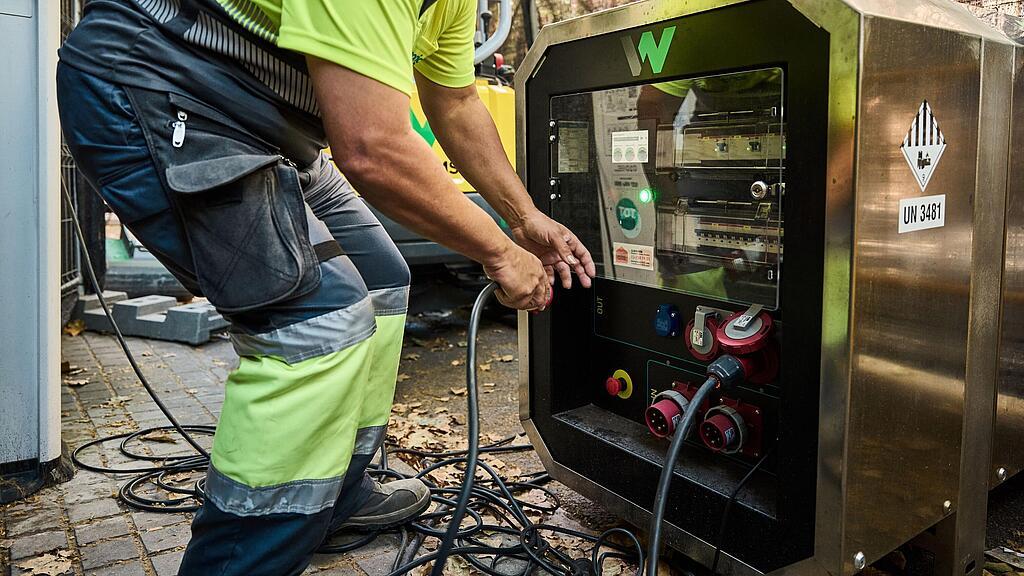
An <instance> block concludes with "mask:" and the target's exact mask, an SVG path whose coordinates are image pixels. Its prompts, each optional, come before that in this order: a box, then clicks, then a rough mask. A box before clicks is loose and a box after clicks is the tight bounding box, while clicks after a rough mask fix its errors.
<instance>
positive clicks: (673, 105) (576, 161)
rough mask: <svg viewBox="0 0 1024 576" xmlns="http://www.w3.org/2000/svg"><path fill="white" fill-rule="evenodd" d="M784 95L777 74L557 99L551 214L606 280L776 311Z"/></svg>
mask: <svg viewBox="0 0 1024 576" xmlns="http://www.w3.org/2000/svg"><path fill="white" fill-rule="evenodd" d="M782 87H783V74H782V70H781V69H778V68H772V69H767V70H756V71H748V72H739V73H734V74H727V75H716V76H709V77H704V78H690V79H683V80H675V81H669V82H661V83H656V84H649V85H643V86H630V87H625V88H615V89H610V90H601V91H596V92H589V93H582V94H571V95H566V96H558V97H555V98H552V100H551V117H552V119H554V120H555V122H556V124H555V130H556V135H557V137H558V138H557V145H556V146H555V149H554V151H553V152H554V155H553V161H552V174H554V175H555V176H557V177H558V179H559V186H560V193H561V199H559V200H558V201H556V202H554V203H553V205H552V206H553V208H552V210H553V212H554V214H555V216H556V217H557V218H559V219H561V220H563V221H564V222H565V223H566V224H567V225H568V226H570V227H571V228H573V229H574V230H575V231H576V232H577V234H580V235H581V237H582V238H583V239H584V241H585V242H587V243H588V245H589V246H590V247H591V249H592V251H593V252H594V253H595V259H596V260H597V262H598V267H599V273H600V275H601V276H603V277H606V278H614V279H617V280H622V281H627V282H634V283H640V284H645V285H649V286H655V287H661V288H669V289H674V290H678V291H682V292H689V293H693V294H699V295H703V296H707V297H712V298H716V299H720V300H729V301H733V302H738V303H758V304H763V305H765V306H767V307H770V308H774V307H776V306H777V305H778V289H777V288H778V282H779V272H780V263H781V261H782V253H783V218H782V198H783V196H784V193H785V177H784V176H785V157H786V141H785V130H784V127H785V125H784V120H783V93H782Z"/></svg>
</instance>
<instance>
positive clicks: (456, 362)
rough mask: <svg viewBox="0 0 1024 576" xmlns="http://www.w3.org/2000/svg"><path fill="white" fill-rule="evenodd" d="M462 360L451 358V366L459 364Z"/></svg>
mask: <svg viewBox="0 0 1024 576" xmlns="http://www.w3.org/2000/svg"><path fill="white" fill-rule="evenodd" d="M461 365H462V360H452V366H461Z"/></svg>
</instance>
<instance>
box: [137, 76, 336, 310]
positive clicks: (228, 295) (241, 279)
mask: <svg viewBox="0 0 1024 576" xmlns="http://www.w3.org/2000/svg"><path fill="white" fill-rule="evenodd" d="M129 94H130V95H131V97H132V99H133V103H134V104H135V107H136V112H137V114H138V116H139V118H140V122H141V124H142V126H143V130H144V131H145V132H146V136H147V141H148V143H149V146H150V149H151V151H152V153H153V158H154V161H155V162H156V164H157V167H158V169H159V171H160V172H161V174H162V177H163V180H164V183H165V185H166V186H167V188H168V190H169V196H170V199H171V204H172V205H173V206H174V209H175V211H176V213H177V215H178V218H179V219H180V220H181V223H182V227H183V228H184V230H185V234H186V237H187V240H188V243H189V249H190V252H191V254H192V259H193V262H194V266H195V271H196V277H197V281H198V284H199V288H200V290H201V291H202V293H203V295H204V296H206V297H207V298H208V299H209V300H210V302H211V303H213V305H214V306H216V307H217V308H218V309H219V310H221V311H222V312H242V311H245V310H252V309H255V308H259V307H262V306H266V305H269V304H273V303H275V302H279V301H282V300H285V299H289V298H296V297H299V296H302V295H304V294H307V293H309V292H310V291H312V290H314V289H315V288H316V287H317V285H318V284H319V283H320V268H319V265H318V264H319V262H318V259H317V255H316V254H315V252H314V250H313V247H312V245H311V243H310V241H309V230H308V223H307V220H306V208H305V204H304V202H303V199H302V189H301V186H300V183H299V180H298V172H297V171H296V170H295V168H293V167H292V166H289V165H288V164H286V163H285V162H284V161H283V158H282V157H281V156H280V155H278V154H277V153H276V151H275V150H272V149H269V148H268V147H267V146H264V145H261V143H260V142H259V141H258V140H255V139H252V138H249V137H248V135H247V133H245V132H244V130H242V129H241V128H237V127H235V126H232V125H230V124H228V123H227V122H228V121H227V120H226V119H225V118H216V119H212V118H209V117H204V116H202V115H201V114H198V113H196V112H195V111H190V110H184V109H183V108H182V107H181V106H179V105H176V103H175V101H174V100H173V99H171V98H168V96H167V95H166V94H161V93H158V92H151V91H145V90H137V89H130V91H129Z"/></svg>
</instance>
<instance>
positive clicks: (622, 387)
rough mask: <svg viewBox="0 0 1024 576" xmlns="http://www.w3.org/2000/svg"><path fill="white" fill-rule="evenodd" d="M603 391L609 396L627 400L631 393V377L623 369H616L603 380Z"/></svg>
mask: <svg viewBox="0 0 1024 576" xmlns="http://www.w3.org/2000/svg"><path fill="white" fill-rule="evenodd" d="M604 391H605V392H607V393H608V395H609V396H613V397H616V398H622V399H623V400H627V399H629V397H630V396H632V395H633V379H632V378H630V377H629V373H627V372H626V371H625V370H616V371H615V372H613V373H612V375H611V376H609V377H608V379H606V380H605V381H604Z"/></svg>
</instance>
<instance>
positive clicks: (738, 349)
mask: <svg viewBox="0 0 1024 576" xmlns="http://www.w3.org/2000/svg"><path fill="white" fill-rule="evenodd" d="M743 314H744V312H736V313H735V314H732V315H730V316H729V317H728V318H726V319H725V321H723V322H722V323H721V324H719V325H718V333H717V334H715V339H716V340H717V341H718V344H719V345H720V346H721V347H722V349H723V350H725V351H726V352H727V353H729V354H733V355H738V354H751V353H753V352H757V351H759V350H761V349H762V348H764V347H766V346H767V345H768V344H769V343H770V342H771V340H770V338H769V335H770V334H771V331H772V317H771V316H769V315H768V313H767V312H761V313H760V314H758V315H757V318H759V319H760V320H761V328H760V329H758V331H757V332H755V333H753V334H750V335H748V336H746V337H745V338H730V337H729V335H728V334H726V331H727V330H728V329H729V325H730V324H731V323H732V322H733V320H736V319H737V318H739V317H740V316H742V315H743Z"/></svg>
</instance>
